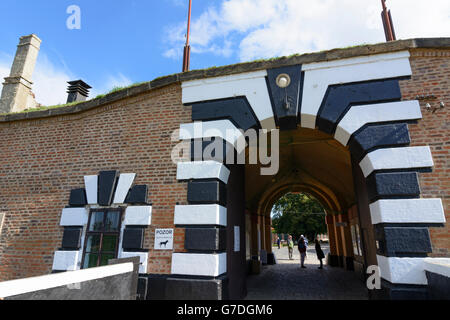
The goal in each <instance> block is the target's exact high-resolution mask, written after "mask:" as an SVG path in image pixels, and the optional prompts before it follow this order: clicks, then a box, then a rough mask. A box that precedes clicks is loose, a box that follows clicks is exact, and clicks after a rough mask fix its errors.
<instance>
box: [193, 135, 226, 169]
mask: <svg viewBox="0 0 450 320" xmlns="http://www.w3.org/2000/svg"><path fill="white" fill-rule="evenodd" d="M227 157H228V158H231V159H235V149H234V147H233V146H232V145H231V144H229V143H227V142H226V141H224V140H223V139H221V138H211V139H210V140H208V139H205V140H193V141H192V142H191V161H208V160H214V161H217V162H221V163H225V162H227V161H226V159H228V158H227Z"/></svg>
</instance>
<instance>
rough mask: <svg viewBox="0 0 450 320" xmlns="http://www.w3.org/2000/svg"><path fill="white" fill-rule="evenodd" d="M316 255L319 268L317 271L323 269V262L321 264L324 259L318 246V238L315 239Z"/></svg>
mask: <svg viewBox="0 0 450 320" xmlns="http://www.w3.org/2000/svg"><path fill="white" fill-rule="evenodd" d="M316 253H317V259H319V260H320V267H319V269H323V262H322V260H323V259H325V254H324V253H323V251H322V248H321V246H320V239H319V236H317V237H316Z"/></svg>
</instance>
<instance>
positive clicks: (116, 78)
mask: <svg viewBox="0 0 450 320" xmlns="http://www.w3.org/2000/svg"><path fill="white" fill-rule="evenodd" d="M132 84H133V81H131V79H130V78H128V77H126V76H125V75H123V74H122V73H120V72H119V73H118V74H117V75H108V76H106V77H105V80H103V81H102V85H101V86H99V87H96V88H93V89H91V94H90V97H91V98H95V97H96V96H97V95H99V94H105V93H108V92H109V91H111V90H112V89H114V88H123V87H128V86H130V85H132Z"/></svg>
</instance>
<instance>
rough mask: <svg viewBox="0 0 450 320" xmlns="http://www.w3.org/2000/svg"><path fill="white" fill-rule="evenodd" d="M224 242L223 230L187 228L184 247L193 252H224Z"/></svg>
mask: <svg viewBox="0 0 450 320" xmlns="http://www.w3.org/2000/svg"><path fill="white" fill-rule="evenodd" d="M226 241H227V232H226V229H224V228H187V229H186V233H185V246H184V247H185V249H187V250H195V251H225V250H226V248H227V243H226Z"/></svg>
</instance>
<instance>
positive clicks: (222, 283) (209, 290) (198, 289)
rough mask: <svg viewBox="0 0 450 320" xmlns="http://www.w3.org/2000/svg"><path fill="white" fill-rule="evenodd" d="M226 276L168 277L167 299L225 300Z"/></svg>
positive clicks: (226, 289) (226, 290)
mask: <svg viewBox="0 0 450 320" xmlns="http://www.w3.org/2000/svg"><path fill="white" fill-rule="evenodd" d="M227 292H228V278H226V277H221V278H217V279H181V278H168V279H167V282H166V299H167V300H226V299H227Z"/></svg>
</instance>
